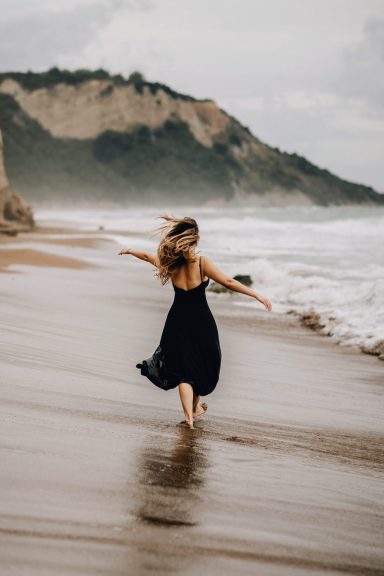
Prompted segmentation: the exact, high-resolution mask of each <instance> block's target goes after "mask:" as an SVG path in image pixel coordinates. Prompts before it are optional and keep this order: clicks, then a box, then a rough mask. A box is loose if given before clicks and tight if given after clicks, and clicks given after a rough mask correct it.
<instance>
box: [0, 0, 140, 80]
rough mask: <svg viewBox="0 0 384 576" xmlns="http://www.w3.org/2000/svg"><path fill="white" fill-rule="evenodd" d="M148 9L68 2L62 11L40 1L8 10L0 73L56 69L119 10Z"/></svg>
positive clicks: (112, 0) (113, 2) (105, 1)
mask: <svg viewBox="0 0 384 576" xmlns="http://www.w3.org/2000/svg"><path fill="white" fill-rule="evenodd" d="M150 6H151V2H150V0H130V1H127V0H99V1H98V2H94V1H93V0H83V1H82V2H79V1H78V0H76V1H75V0H68V2H67V4H66V5H65V7H63V3H62V2H58V1H57V0H56V1H51V2H47V1H46V0H45V1H44V0H40V1H39V2H36V3H35V4H34V5H33V8H32V9H31V5H30V4H26V5H25V8H24V9H23V10H22V11H21V12H19V13H18V14H17V13H15V12H14V9H13V8H12V6H9V10H8V12H7V10H5V9H4V10H3V15H2V16H3V17H2V21H1V22H0V70H3V71H14V70H27V69H31V70H34V71H40V70H45V69H47V68H49V67H51V66H55V65H60V64H61V63H62V62H63V61H64V60H65V58H66V57H68V56H70V55H76V54H77V53H78V52H79V51H81V50H83V49H84V47H86V46H87V45H88V44H89V43H90V42H91V40H92V39H93V38H94V37H95V36H96V35H97V33H98V31H99V30H100V29H101V28H103V27H104V26H106V25H107V24H108V22H110V21H111V20H112V19H113V18H114V17H115V16H116V13H118V12H119V11H120V10H126V9H131V10H135V9H147V8H149V7H150ZM6 7H7V5H5V8H6ZM7 13H8V17H7Z"/></svg>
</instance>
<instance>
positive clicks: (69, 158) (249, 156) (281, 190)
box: [0, 68, 384, 205]
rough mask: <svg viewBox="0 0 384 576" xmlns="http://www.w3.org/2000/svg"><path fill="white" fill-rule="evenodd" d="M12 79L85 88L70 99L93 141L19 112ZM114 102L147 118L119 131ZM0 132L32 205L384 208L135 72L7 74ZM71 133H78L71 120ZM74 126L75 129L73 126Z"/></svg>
mask: <svg viewBox="0 0 384 576" xmlns="http://www.w3.org/2000/svg"><path fill="white" fill-rule="evenodd" d="M9 79H11V80H13V81H15V82H17V83H18V85H19V86H22V87H23V88H24V89H27V90H28V91H32V92H33V91H34V90H37V89H42V88H45V89H48V90H50V88H53V87H54V86H57V85H58V84H60V83H61V84H62V85H63V83H64V84H69V85H71V86H77V87H79V92H78V91H77V90H76V91H75V95H73V93H72V92H71V94H72V95H71V98H72V97H73V98H77V97H78V98H79V99H80V100H79V102H80V103H81V102H87V101H88V100H87V99H90V100H89V101H90V102H91V104H92V107H93V108H92V110H93V114H94V116H93V118H96V119H97V121H99V123H100V126H101V129H100V130H99V129H98V130H97V131H95V132H94V134H96V135H95V136H94V137H84V133H83V134H82V135H81V134H80V133H79V135H78V137H68V136H66V137H58V136H57V135H56V137H55V136H53V134H52V131H51V130H49V129H48V128H47V127H45V128H44V127H43V125H42V124H41V123H40V122H38V121H37V120H36V119H34V118H33V117H32V116H33V114H28V113H27V112H26V111H25V110H24V109H23V107H22V104H23V98H25V95H26V93H25V92H24V93H23V94H24V96H23V97H22V98H19V102H18V101H17V93H16V92H17V90H16V92H14V93H12V90H13V89H11V90H10V91H9V89H8V92H7V91H5V92H2V87H1V84H2V81H3V80H9ZM91 80H92V81H93V82H100V88H98V86H97V85H96V88H95V87H93V89H92V90H93V91H87V86H88V84H87V83H89V82H90V81H91ZM119 86H120V87H121V86H134V88H135V90H134V91H133V92H132V88H129V89H128V90H127V91H125V89H124V90H123V91H122V92H119V95H118V97H117V100H113V98H114V97H115V94H114V91H115V90H118V87H119ZM144 88H145V90H144ZM95 90H96V95H97V96H96V97H95V96H94V94H95ZM80 91H82V92H81V94H80ZM77 94H79V96H76V95H77ZM49 98H50V102H52V103H54V105H55V107H54V110H56V109H57V108H60V98H64V96H62V95H60V92H57V91H54V92H52V93H49ZM167 99H168V100H167ZM38 101H39V100H37V101H36V100H35V101H34V106H35V105H36V102H37V103H38ZM116 102H117V103H118V105H119V106H120V109H119V114H121V115H122V118H123V120H124V114H125V110H126V109H127V110H128V109H129V107H133V106H136V108H134V110H135V111H137V112H138V113H139V114H140V118H141V121H140V122H138V123H136V124H134V123H133V124H132V123H131V124H130V123H129V122H128V121H127V126H129V129H127V128H120V125H116V122H115V124H114V125H113V115H114V114H115V108H114V107H115V103H116ZM64 105H66V104H65V103H64V104H63V106H64ZM124 106H125V107H126V108H124ZM77 109H79V108H77ZM131 109H132V108H131ZM62 110H66V108H64V109H62ZM80 110H82V109H80ZM165 110H167V111H168V112H166V113H165ZM34 112H36V109H34ZM78 113H80V112H78ZM81 114H82V112H81ZM108 114H109V116H108ZM127 114H128V112H127ZM135 114H136V112H135ZM167 114H168V115H167ZM34 117H35V118H36V114H35V115H34ZM66 118H67V116H66V113H64V112H61V116H60V118H59V119H57V121H56V125H55V118H54V117H52V115H51V116H49V118H48V120H49V122H51V125H52V126H53V128H54V129H56V126H59V127H62V122H63V121H64V122H65V119H66ZM100 118H102V119H103V120H102V122H100V120H99V119H100ZM109 118H111V121H110V124H109V127H108V122H109V120H108V119H109ZM130 118H132V114H131V116H130ZM133 118H134V119H135V118H136V116H135V115H134V116H133ZM147 119H148V121H147ZM159 119H161V121H159ZM48 120H47V122H48ZM210 122H211V123H212V124H210ZM52 123H53V124H52ZM112 125H113V128H112V127H111V126H112ZM0 127H1V128H2V130H3V136H4V142H5V145H6V146H5V156H6V163H7V170H8V174H9V177H10V180H11V182H12V184H13V185H14V187H15V189H16V190H18V191H20V192H21V193H23V194H24V195H25V196H26V197H27V198H28V199H30V200H37V199H60V200H66V199H68V200H73V199H76V198H79V199H89V200H100V199H105V200H113V201H129V200H137V201H139V200H141V201H142V200H145V199H146V200H148V199H150V200H151V201H156V200H158V201H159V202H160V201H161V200H162V199H163V198H164V197H167V198H169V199H172V200H173V201H175V202H178V203H203V202H206V201H211V200H215V201H216V200H221V201H227V200H231V199H235V200H236V199H239V198H241V201H243V202H247V201H250V202H252V201H261V202H264V203H265V204H268V203H269V202H273V203H278V204H290V203H295V202H299V203H302V202H305V203H315V204H318V205H330V204H348V203H349V204H351V203H353V204H356V203H372V204H383V205H384V195H381V194H378V193H377V192H375V191H374V190H373V189H372V188H370V187H368V186H364V185H361V184H355V183H351V182H347V181H345V180H343V179H341V178H339V177H337V176H335V175H334V174H332V173H330V172H329V171H328V170H325V169H322V168H319V167H317V166H315V165H314V164H312V163H311V162H309V161H308V160H307V159H305V158H303V157H302V156H299V155H298V154H288V153H286V152H282V151H280V150H279V149H278V148H273V147H271V146H268V145H266V144H264V143H263V142H261V141H260V140H259V139H257V138H256V137H255V136H253V135H252V134H251V133H250V131H249V130H248V129H247V128H245V127H244V126H242V125H241V124H240V123H239V122H238V121H237V120H235V119H234V118H231V117H229V116H228V115H227V114H226V113H225V112H223V111H222V110H220V109H219V108H218V107H217V106H216V105H215V104H214V103H212V102H210V101H197V100H195V99H194V98H190V97H188V96H184V95H181V94H178V93H177V92H174V91H173V90H171V89H170V88H168V87H167V86H164V85H162V84H158V83H150V82H147V81H146V80H145V79H144V77H143V76H142V75H141V74H140V73H138V72H135V73H133V74H131V76H130V77H129V78H128V79H124V78H123V77H122V76H121V75H115V76H111V75H110V74H108V73H107V72H106V71H104V70H102V69H99V70H96V71H89V70H77V71H74V72H69V71H66V70H59V69H58V68H52V69H51V70H49V71H48V72H45V73H41V74H34V73H32V72H28V73H16V72H15V73H2V74H0ZM70 128H71V130H72V132H70V134H72V133H73V123H72V125H71V126H70ZM74 128H75V132H76V129H77V125H76V123H75V125H74ZM83 128H84V126H83ZM87 135H88V136H89V133H87Z"/></svg>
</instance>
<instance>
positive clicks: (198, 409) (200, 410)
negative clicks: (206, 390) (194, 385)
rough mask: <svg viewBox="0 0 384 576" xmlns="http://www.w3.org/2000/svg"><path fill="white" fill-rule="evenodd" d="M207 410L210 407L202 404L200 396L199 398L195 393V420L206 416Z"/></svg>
mask: <svg viewBox="0 0 384 576" xmlns="http://www.w3.org/2000/svg"><path fill="white" fill-rule="evenodd" d="M207 408H208V406H207V403H206V402H204V403H203V404H200V395H198V396H197V395H196V394H195V393H193V416H194V417H195V418H196V417H197V416H201V415H202V414H204V412H206V410H207Z"/></svg>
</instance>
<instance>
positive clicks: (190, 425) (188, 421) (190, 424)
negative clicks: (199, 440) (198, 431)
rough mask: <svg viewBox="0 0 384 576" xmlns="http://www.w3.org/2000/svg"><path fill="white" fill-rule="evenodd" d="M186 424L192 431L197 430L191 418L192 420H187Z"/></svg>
mask: <svg viewBox="0 0 384 576" xmlns="http://www.w3.org/2000/svg"><path fill="white" fill-rule="evenodd" d="M185 423H186V425H187V426H188V427H189V428H190V429H191V430H194V429H195V427H194V425H193V418H191V420H187V419H185Z"/></svg>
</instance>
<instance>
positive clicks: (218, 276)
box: [201, 256, 272, 310]
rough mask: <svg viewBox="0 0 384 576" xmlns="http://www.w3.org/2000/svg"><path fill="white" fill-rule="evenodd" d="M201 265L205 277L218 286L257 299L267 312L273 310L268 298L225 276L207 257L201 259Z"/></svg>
mask: <svg viewBox="0 0 384 576" xmlns="http://www.w3.org/2000/svg"><path fill="white" fill-rule="evenodd" d="M201 264H202V270H203V272H204V273H205V275H206V276H208V278H212V280H214V281H215V282H218V284H221V285H222V286H225V288H228V289H229V290H233V291H234V292H240V293H241V294H245V295H246V296H251V298H256V300H258V301H259V302H261V304H264V306H265V308H266V309H267V310H271V309H272V304H271V302H270V301H269V300H268V299H267V298H265V297H264V296H261V294H258V293H257V292H255V291H254V290H251V288H248V286H244V284H242V283H241V282H239V281H238V280H235V279H234V278H231V277H230V276H227V275H226V274H224V272H222V271H221V270H219V268H218V267H217V266H216V265H215V264H214V263H213V262H212V260H210V259H209V258H207V256H202V257H201Z"/></svg>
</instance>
